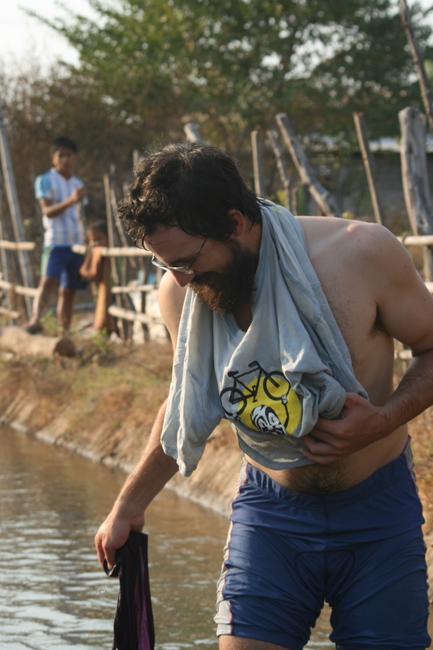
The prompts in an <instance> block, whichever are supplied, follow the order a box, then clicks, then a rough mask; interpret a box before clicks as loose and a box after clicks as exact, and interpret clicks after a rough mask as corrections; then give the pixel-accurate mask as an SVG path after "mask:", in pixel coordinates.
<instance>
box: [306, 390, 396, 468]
mask: <svg viewBox="0 0 433 650" xmlns="http://www.w3.org/2000/svg"><path fill="white" fill-rule="evenodd" d="M388 433H390V431H389V430H388V427H387V423H386V418H385V412H384V409H382V408H381V407H378V406H373V404H370V402H368V401H367V400H365V399H363V398H362V397H360V396H359V395H357V394H356V393H347V397H346V402H345V404H344V407H343V410H342V412H341V418H340V419H339V420H327V419H325V418H319V419H318V420H317V422H316V425H315V427H314V429H313V430H312V431H311V432H310V433H309V434H308V435H307V436H304V438H303V440H304V441H305V444H306V445H307V449H305V450H304V451H303V454H304V456H306V457H307V458H308V459H309V460H312V461H313V462H314V463H321V464H323V465H324V464H326V463H331V462H332V461H335V460H339V459H341V458H345V457H347V456H350V455H351V454H353V453H354V452H356V451H359V450H360V449H363V448H364V447H367V445H370V444H371V443H372V442H375V441H376V440H379V439H380V438H384V437H385V436H386V435H388Z"/></svg>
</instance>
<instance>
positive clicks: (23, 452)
mask: <svg viewBox="0 0 433 650" xmlns="http://www.w3.org/2000/svg"><path fill="white" fill-rule="evenodd" d="M0 435H1V443H0V444H1V454H0V534H1V539H2V549H1V554H0V620H1V621H2V622H1V629H0V632H1V639H2V640H1V647H2V648H5V649H7V650H24V649H29V648H31V649H34V650H42V649H44V650H45V649H47V650H65V648H68V647H72V646H73V647H74V648H76V649H77V650H89V649H91V648H94V649H95V650H96V649H98V650H100V649H102V648H107V649H109V648H111V639H112V623H113V616H114V610H115V603H116V598H117V592H118V583H117V581H116V580H109V579H108V578H106V577H105V575H104V574H103V572H102V571H101V570H100V569H99V566H98V565H97V562H96V555H95V553H94V550H93V535H94V532H95V528H96V526H97V525H98V524H99V523H100V521H102V519H103V517H104V516H105V514H106V513H107V512H108V511H109V509H110V507H111V504H112V502H113V500H114V499H115V497H116V495H117V493H118V491H119V489H120V486H121V484H122V483H123V481H124V474H122V473H120V472H115V471H110V470H108V469H107V468H104V467H101V466H99V465H97V464H94V463H92V462H90V461H87V460H86V459H84V458H81V457H79V456H76V455H75V454H71V453H69V452H67V451H64V450H61V449H58V448H55V447H50V446H49V445H45V444H43V443H39V442H37V441H35V440H32V439H30V438H28V437H26V436H25V435H23V434H19V433H17V432H14V431H10V430H8V429H6V428H1V429H0ZM226 531H227V522H226V520H225V518H224V517H220V516H218V515H216V514H215V513H213V512H211V511H209V510H207V509H205V508H201V507H200V506H198V505H196V504H193V503H190V502H188V501H186V500H184V499H181V498H179V497H177V496H176V495H175V494H174V493H172V492H170V491H168V490H165V491H163V492H162V493H161V494H160V495H159V496H158V497H157V499H156V500H155V502H154V503H153V504H152V506H151V507H150V508H149V511H148V515H147V521H146V532H148V534H149V560H150V580H151V590H152V600H153V605H154V615H155V623H156V635H157V648H158V649H159V650H178V649H181V648H192V647H194V648H199V647H201V646H209V645H210V646H213V647H214V648H216V646H217V642H216V638H215V636H214V625H213V621H212V617H213V614H214V600H215V583H216V579H217V577H218V574H219V570H220V562H221V554H222V547H223V543H224V540H225V536H226ZM327 636H328V627H327V620H326V616H325V617H323V618H322V619H321V621H320V624H319V626H318V627H317V628H316V630H315V631H314V637H313V640H312V641H311V642H310V643H309V644H308V648H310V649H311V650H313V649H317V650H319V648H320V649H323V648H329V649H331V648H334V646H333V644H331V643H330V642H329V641H328V639H327Z"/></svg>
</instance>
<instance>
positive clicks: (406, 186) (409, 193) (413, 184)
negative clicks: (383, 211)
mask: <svg viewBox="0 0 433 650" xmlns="http://www.w3.org/2000/svg"><path fill="white" fill-rule="evenodd" d="M398 117H399V121H400V128H401V169H402V180H403V190H404V198H405V203H406V209H407V213H408V217H409V221H410V225H411V228H412V232H413V234H414V235H418V234H422V235H431V234H433V206H432V203H431V198H430V196H431V195H430V187H429V180H428V172H427V156H426V149H425V121H424V119H423V118H422V116H421V113H420V112H419V111H418V110H417V109H416V108H413V107H412V106H410V107H408V108H405V109H403V110H402V111H400V113H399V114H398ZM423 250H424V279H425V281H427V282H429V281H430V280H431V279H432V278H433V256H432V248H431V247H425V248H424V249H423Z"/></svg>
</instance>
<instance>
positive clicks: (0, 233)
mask: <svg viewBox="0 0 433 650" xmlns="http://www.w3.org/2000/svg"><path fill="white" fill-rule="evenodd" d="M3 218H4V214H3V190H2V188H1V187H0V240H3V239H4V238H5V233H4V230H3ZM0 261H1V279H2V280H5V281H6V282H10V280H11V272H10V268H9V258H8V251H7V250H6V249H5V248H0ZM2 293H3V295H4V297H5V298H6V307H7V308H8V309H10V310H12V296H11V293H10V291H9V292H6V291H2ZM9 322H10V324H11V325H13V324H14V319H13V318H10V320H9Z"/></svg>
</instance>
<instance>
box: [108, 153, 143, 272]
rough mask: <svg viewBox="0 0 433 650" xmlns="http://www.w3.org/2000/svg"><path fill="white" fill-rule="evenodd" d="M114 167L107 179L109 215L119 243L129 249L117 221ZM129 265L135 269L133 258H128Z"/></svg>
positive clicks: (120, 225)
mask: <svg viewBox="0 0 433 650" xmlns="http://www.w3.org/2000/svg"><path fill="white" fill-rule="evenodd" d="M114 169H115V168H114V165H113V166H112V167H111V170H110V174H109V176H108V178H109V185H110V189H109V195H110V204H111V214H112V215H113V217H114V223H115V224H116V230H117V234H118V235H119V239H120V242H121V244H122V246H125V247H129V244H128V241H127V239H126V235H125V231H124V229H123V225H122V222H121V221H120V219H119V214H118V212H117V197H116V188H115V184H114ZM128 259H129V264H130V266H131V268H132V269H136V268H137V263H136V261H135V259H134V258H133V257H129V258H128Z"/></svg>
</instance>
